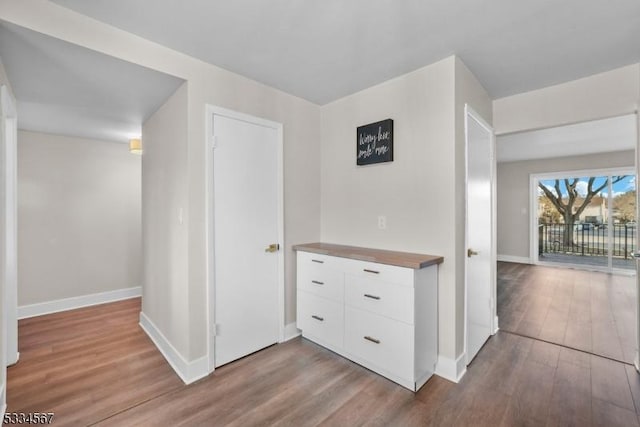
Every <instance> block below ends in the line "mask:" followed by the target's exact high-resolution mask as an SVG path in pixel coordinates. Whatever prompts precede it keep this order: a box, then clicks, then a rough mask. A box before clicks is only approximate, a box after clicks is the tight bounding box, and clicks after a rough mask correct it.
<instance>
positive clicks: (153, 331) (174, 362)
mask: <svg viewBox="0 0 640 427" xmlns="http://www.w3.org/2000/svg"><path fill="white" fill-rule="evenodd" d="M140 327H141V328H142V330H143V331H145V332H146V333H147V335H148V336H149V338H151V341H153V343H154V344H155V345H156V347H157V348H158V350H159V351H160V353H162V355H163V356H164V358H165V359H166V360H167V362H169V365H171V367H172V368H173V370H174V371H176V374H178V376H179V377H180V379H181V380H182V381H183V382H184V383H185V384H191V383H192V382H194V381H197V380H199V379H200V378H204V377H206V376H207V375H209V359H208V357H207V355H204V356H202V357H200V358H198V359H196V360H193V361H191V362H188V361H187V360H185V358H184V357H182V355H181V354H180V352H178V350H176V348H175V347H174V346H173V345H172V344H171V343H170V342H169V340H168V339H167V338H166V337H165V336H164V335H163V334H162V332H160V330H159V329H158V328H157V326H156V325H155V324H154V323H153V322H152V321H151V319H149V318H148V317H147V316H146V315H145V314H144V313H143V312H140Z"/></svg>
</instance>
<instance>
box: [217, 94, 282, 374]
mask: <svg viewBox="0 0 640 427" xmlns="http://www.w3.org/2000/svg"><path fill="white" fill-rule="evenodd" d="M214 115H219V116H224V117H228V118H232V119H236V120H242V121H245V122H248V123H252V124H257V125H260V126H265V127H268V128H272V129H275V130H276V132H277V136H276V138H277V143H278V153H277V156H278V160H277V162H278V166H277V168H278V171H277V173H278V176H277V181H278V239H279V244H280V250H279V251H278V253H277V256H278V319H279V325H278V342H284V341H286V340H288V339H291V338H287V337H288V334H287V330H286V328H287V327H288V325H285V284H284V277H285V269H284V254H285V251H286V245H285V238H284V132H283V126H282V123H278V122H274V121H271V120H266V119H262V118H259V117H255V116H251V115H249V114H245V113H240V112H237V111H233V110H229V109H226V108H222V107H218V106H215V105H211V104H206V105H205V127H206V129H205V141H204V143H205V147H206V149H205V179H206V182H205V197H206V203H205V234H206V237H205V238H206V259H207V262H206V264H207V265H206V283H207V297H206V303H207V361H208V371H209V372H213V371H214V370H215V348H214V346H215V326H214V323H215V300H214V294H215V292H214V291H215V275H214V268H215V254H214V242H215V240H214V225H213V212H214V211H213V203H214V200H213V198H214V188H213V141H214V129H213V116H214Z"/></svg>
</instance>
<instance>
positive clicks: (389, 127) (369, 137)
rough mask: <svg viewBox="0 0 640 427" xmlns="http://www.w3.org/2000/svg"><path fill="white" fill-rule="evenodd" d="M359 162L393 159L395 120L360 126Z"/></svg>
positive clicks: (363, 163)
mask: <svg viewBox="0 0 640 427" xmlns="http://www.w3.org/2000/svg"><path fill="white" fill-rule="evenodd" d="M356 154H357V164H358V165H359V166H361V165H371V164H374V163H383V162H392V161H393V120H391V119H386V120H382V121H380V122H376V123H370V124H368V125H364V126H359V127H358V140H357V141H356Z"/></svg>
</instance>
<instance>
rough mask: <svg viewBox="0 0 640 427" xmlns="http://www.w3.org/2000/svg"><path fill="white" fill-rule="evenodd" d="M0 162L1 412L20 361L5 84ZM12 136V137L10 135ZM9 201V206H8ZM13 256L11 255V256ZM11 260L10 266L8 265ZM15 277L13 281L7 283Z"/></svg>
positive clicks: (10, 118)
mask: <svg viewBox="0 0 640 427" xmlns="http://www.w3.org/2000/svg"><path fill="white" fill-rule="evenodd" d="M0 132H1V133H2V134H1V135H0V141H2V144H0V150H2V153H1V154H0V161H2V174H3V177H2V178H3V179H2V182H3V185H4V187H5V188H4V189H3V190H4V191H2V193H1V194H2V197H4V202H3V203H2V207H3V209H4V212H3V215H2V216H3V217H4V221H2V224H0V227H2V228H3V231H4V232H3V233H2V237H3V240H4V241H3V242H0V244H1V245H2V246H3V247H4V250H2V251H0V254H1V255H2V257H1V258H2V259H0V262H1V263H2V264H3V268H2V269H0V272H2V274H3V276H4V277H2V278H0V293H1V296H2V298H0V304H1V305H2V314H1V315H0V316H1V317H0V340H2V346H1V351H0V352H1V354H0V369H1V370H2V374H1V375H0V378H1V379H2V382H0V413H1V414H4V412H5V409H6V393H7V365H8V364H14V363H16V362H17V361H18V358H19V353H18V288H17V268H18V265H17V215H18V212H17V150H18V115H17V110H16V105H15V101H14V98H13V97H12V96H11V93H10V92H9V89H8V87H7V86H6V85H2V86H0ZM9 133H10V134H11V136H10V137H9V138H7V136H8V135H9ZM7 202H8V203H7ZM9 254H10V255H9ZM8 259H12V260H13V262H12V263H11V265H9V263H8V262H7V260H8ZM8 275H12V276H13V279H14V280H10V281H7V280H5V279H6V278H7V276H8Z"/></svg>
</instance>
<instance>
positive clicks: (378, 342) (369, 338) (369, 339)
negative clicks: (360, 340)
mask: <svg viewBox="0 0 640 427" xmlns="http://www.w3.org/2000/svg"><path fill="white" fill-rule="evenodd" d="M364 339H365V340H367V341H371V342H373V343H376V344H380V340H377V339H375V338H371V337H370V336H368V335H367V336H366V337H364Z"/></svg>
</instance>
